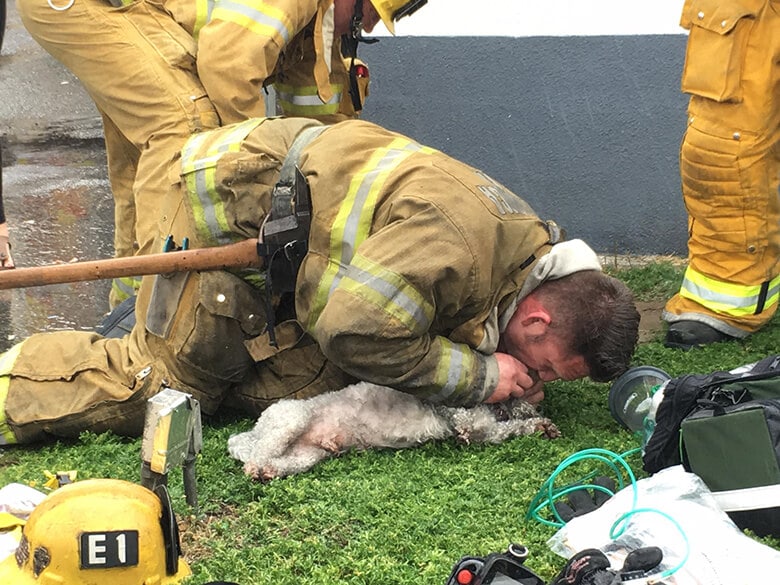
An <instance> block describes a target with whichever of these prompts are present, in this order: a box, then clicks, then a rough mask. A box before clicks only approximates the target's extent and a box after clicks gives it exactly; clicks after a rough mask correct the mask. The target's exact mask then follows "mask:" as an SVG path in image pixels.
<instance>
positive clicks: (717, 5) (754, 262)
mask: <svg viewBox="0 0 780 585" xmlns="http://www.w3.org/2000/svg"><path fill="white" fill-rule="evenodd" d="M681 24H682V26H683V27H685V28H686V29H688V30H689V31H690V35H689V37H688V46H687V54H686V60H685V70H684V72H683V79H682V89H683V91H685V92H687V93H689V94H690V95H691V98H690V102H689V107H688V128H687V131H686V133H685V138H684V140H683V144H682V149H681V155H680V170H681V175H682V188H683V198H684V201H685V206H686V208H687V210H688V216H689V219H688V229H689V239H688V254H689V266H688V269H687V271H686V273H685V278H684V281H683V284H682V287H681V288H680V292H679V293H678V294H677V295H675V296H674V297H673V298H672V299H670V300H669V302H668V303H667V305H666V311H665V313H664V319H665V320H666V321H669V322H675V321H680V320H693V321H700V322H703V323H706V324H708V325H710V326H711V327H713V328H715V329H717V330H719V331H721V332H723V333H726V334H728V335H731V336H733V337H738V338H741V337H745V336H747V335H748V334H749V333H752V332H754V331H756V330H757V329H759V328H760V327H761V326H762V325H764V324H765V323H766V322H767V321H769V319H771V317H772V315H774V313H775V311H776V309H777V302H778V294H779V293H780V193H779V192H778V183H779V182H780V1H778V0H739V1H737V0H686V2H685V6H684V8H683V15H682V21H681Z"/></svg>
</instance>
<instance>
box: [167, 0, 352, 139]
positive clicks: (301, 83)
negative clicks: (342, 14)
mask: <svg viewBox="0 0 780 585" xmlns="http://www.w3.org/2000/svg"><path fill="white" fill-rule="evenodd" d="M163 3H164V5H165V8H166V9H167V10H169V11H170V12H171V13H172V14H173V17H174V18H175V19H176V21H177V22H179V24H180V25H181V26H182V27H184V29H185V30H187V32H189V33H190V34H191V35H192V36H193V37H194V38H195V39H196V40H197V43H198V76H199V77H200V80H201V82H202V83H203V86H204V88H205V89H206V92H207V93H208V95H209V97H210V98H211V101H212V102H213V104H214V106H215V107H216V109H217V112H218V113H219V115H220V118H221V119H222V123H223V124H231V123H234V122H240V121H243V120H245V119H247V118H250V117H257V116H265V115H266V113H265V104H264V100H263V95H264V87H265V85H267V84H270V83H273V84H274V87H275V89H276V92H277V99H278V104H279V105H280V106H281V108H282V111H283V112H284V113H285V114H286V115H290V116H306V117H317V118H319V119H324V120H335V119H339V118H341V119H343V118H344V117H345V116H349V117H352V116H354V115H355V111H354V108H353V107H352V102H351V100H350V98H349V92H348V89H349V75H348V72H347V68H346V66H345V63H344V60H343V59H342V56H341V40H340V39H339V38H335V39H334V35H333V0H250V1H248V2H239V1H237V0H216V1H215V0H163Z"/></svg>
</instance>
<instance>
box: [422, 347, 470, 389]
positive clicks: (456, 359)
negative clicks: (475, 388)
mask: <svg viewBox="0 0 780 585" xmlns="http://www.w3.org/2000/svg"><path fill="white" fill-rule="evenodd" d="M437 339H439V340H440V342H441V344H442V355H441V358H440V365H441V366H443V367H444V368H446V371H445V372H443V373H444V374H445V376H444V379H443V380H442V379H440V377H441V373H439V374H438V375H437V380H436V382H437V384H438V385H440V386H441V390H439V392H437V393H436V394H432V395H431V396H429V397H428V400H430V401H431V402H444V401H446V400H447V399H448V398H449V397H450V396H452V395H453V394H454V393H455V392H456V391H457V390H458V387H459V386H460V385H461V384H462V380H463V374H464V372H465V370H466V367H465V363H466V362H467V361H470V358H471V354H470V353H469V355H468V356H467V355H466V354H465V353H464V352H463V351H462V350H461V349H460V348H459V347H458V346H457V345H455V344H454V343H452V342H451V341H450V340H449V339H447V338H446V337H438V338H437Z"/></svg>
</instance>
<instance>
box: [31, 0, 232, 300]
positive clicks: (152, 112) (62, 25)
mask: <svg viewBox="0 0 780 585" xmlns="http://www.w3.org/2000/svg"><path fill="white" fill-rule="evenodd" d="M68 3H69V1H68V0H52V1H51V4H53V5H54V6H58V5H61V6H63V7H64V6H67V4H68ZM17 6H18V9H19V14H20V16H21V18H22V21H23V22H24V25H25V27H26V28H27V30H28V31H29V32H30V34H31V35H32V36H33V37H34V38H35V39H36V40H37V41H38V43H40V45H41V46H42V47H43V48H44V49H46V50H47V51H48V52H49V53H50V54H51V55H52V56H53V57H55V58H56V59H57V60H58V61H60V62H61V63H63V64H64V65H65V66H66V67H67V68H68V69H70V71H71V72H73V73H74V74H75V75H76V77H78V79H79V81H80V82H81V83H82V85H83V86H84V88H85V89H86V90H87V92H89V94H90V96H91V97H92V99H93V100H94V102H95V105H96V106H97V109H98V111H99V112H100V113H101V115H102V116H103V121H104V129H105V137H106V150H107V153H108V168H109V177H110V180H111V187H112V190H113V192H114V197H115V200H116V218H115V219H116V226H115V229H116V237H115V245H116V253H117V255H122V256H123V255H127V254H130V253H132V252H133V250H134V242H135V241H137V242H138V250H137V252H138V253H141V254H146V253H149V252H158V251H160V250H161V246H162V239H161V234H160V221H161V220H163V219H164V218H165V217H166V216H167V215H168V214H169V213H170V210H169V209H167V208H166V206H167V205H168V204H169V203H170V202H167V201H166V200H165V195H166V194H167V187H168V185H169V182H170V179H169V172H170V169H171V161H172V160H173V158H174V157H175V156H176V155H177V153H178V151H179V150H180V149H181V147H182V145H183V144H184V142H185V140H186V139H187V138H188V137H189V136H190V135H191V134H192V133H193V132H197V131H200V130H203V129H207V128H214V127H217V126H218V125H219V118H218V116H217V114H216V111H215V110H214V108H213V106H212V104H211V102H210V101H209V99H208V97H207V96H206V92H205V90H204V89H203V87H202V85H201V83H200V81H199V80H198V76H197V70H196V67H195V54H196V44H195V41H194V40H193V39H192V37H191V36H190V35H189V34H188V33H187V32H186V31H185V30H184V29H182V28H181V27H180V26H179V25H178V24H177V23H176V22H175V21H174V20H173V18H172V17H171V16H170V14H169V13H168V12H166V11H165V10H164V9H163V8H162V7H161V6H159V5H157V4H155V3H153V2H151V1H149V0H136V1H135V2H134V3H132V4H130V5H128V6H123V7H121V8H114V7H112V6H111V5H110V4H109V2H108V1H107V0H76V1H75V2H73V3H72V5H71V6H70V7H69V8H67V9H65V10H54V9H52V8H51V6H50V5H49V2H48V0H17ZM162 235H163V237H164V235H165V234H162ZM129 285H130V288H131V289H132V282H131V283H129ZM126 292H128V291H125V293H126ZM117 295H118V296H117ZM123 297H124V294H123V293H122V292H121V291H120V290H115V291H114V294H113V295H112V301H114V302H116V301H121V300H122V298H123Z"/></svg>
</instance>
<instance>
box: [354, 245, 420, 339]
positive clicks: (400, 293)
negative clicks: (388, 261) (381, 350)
mask: <svg viewBox="0 0 780 585" xmlns="http://www.w3.org/2000/svg"><path fill="white" fill-rule="evenodd" d="M339 288H340V289H342V290H346V291H349V292H350V293H352V294H354V295H356V296H358V297H360V298H362V299H364V300H366V301H368V302H369V303H371V304H373V305H374V306H376V307H378V308H379V309H381V310H382V311H384V312H385V313H386V314H387V315H388V316H389V317H391V318H393V319H396V320H398V321H400V322H401V323H402V324H403V325H404V327H406V328H407V329H408V330H409V331H411V332H412V333H414V334H415V335H422V334H423V333H425V332H426V331H428V329H429V327H430V326H431V322H432V321H433V316H434V309H433V306H432V305H431V304H430V303H429V302H428V301H427V300H425V298H424V297H423V296H422V295H421V294H420V293H419V292H418V291H417V289H415V288H414V287H413V286H412V285H411V284H410V283H409V282H407V281H406V279H404V277H403V276H401V275H400V274H397V273H395V272H391V271H390V270H386V269H384V268H382V266H380V265H379V264H377V263H376V262H373V261H371V260H369V259H368V258H366V257H364V256H361V255H360V254H355V257H354V258H353V259H352V264H351V265H350V267H349V269H348V270H347V272H346V274H345V275H344V278H342V280H341V283H340V284H339Z"/></svg>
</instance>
